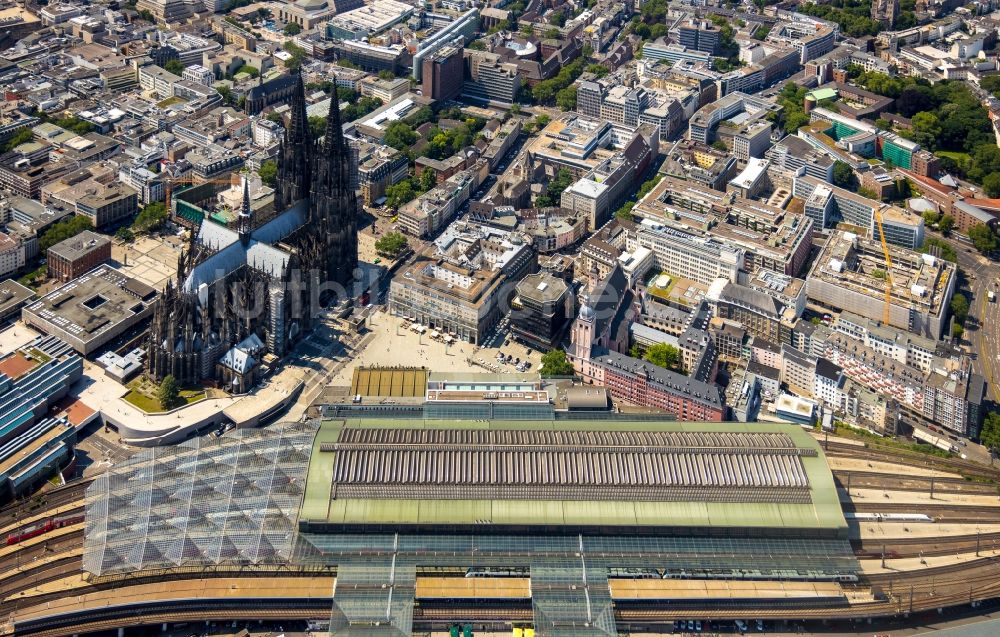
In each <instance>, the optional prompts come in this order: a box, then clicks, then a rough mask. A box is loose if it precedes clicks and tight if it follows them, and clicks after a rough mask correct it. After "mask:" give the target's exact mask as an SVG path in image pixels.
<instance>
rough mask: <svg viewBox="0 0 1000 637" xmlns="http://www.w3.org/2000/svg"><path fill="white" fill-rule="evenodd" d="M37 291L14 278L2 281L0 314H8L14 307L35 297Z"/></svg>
mask: <svg viewBox="0 0 1000 637" xmlns="http://www.w3.org/2000/svg"><path fill="white" fill-rule="evenodd" d="M34 296H35V293H34V292H33V291H32V290H31V289H30V288H26V287H25V286H23V285H21V284H20V283H18V282H17V281H15V280H14V279H6V280H4V281H0V316H6V315H7V313H8V312H10V311H11V310H12V309H13V308H14V307H17V306H19V305H20V304H22V303H26V302H27V301H29V300H31V299H32V298H34Z"/></svg>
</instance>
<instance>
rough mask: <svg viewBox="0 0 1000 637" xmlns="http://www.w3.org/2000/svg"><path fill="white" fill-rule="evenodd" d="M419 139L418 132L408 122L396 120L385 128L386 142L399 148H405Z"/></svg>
mask: <svg viewBox="0 0 1000 637" xmlns="http://www.w3.org/2000/svg"><path fill="white" fill-rule="evenodd" d="M415 141H417V134H416V132H414V130H413V128H411V127H410V125H409V124H407V123H406V122H401V121H399V120H396V121H395V122H392V123H391V124H389V126H387V127H386V129H385V143H386V144H387V145H389V146H392V147H393V148H395V149H397V150H403V149H404V148H409V147H410V146H412V145H413V142H415Z"/></svg>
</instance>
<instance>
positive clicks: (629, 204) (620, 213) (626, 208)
mask: <svg viewBox="0 0 1000 637" xmlns="http://www.w3.org/2000/svg"><path fill="white" fill-rule="evenodd" d="M632 208H635V202H634V201H626V202H625V203H624V204H623V205H622V207H621V208H619V209H618V210H617V212H615V217H616V218H618V219H623V220H625V221H632Z"/></svg>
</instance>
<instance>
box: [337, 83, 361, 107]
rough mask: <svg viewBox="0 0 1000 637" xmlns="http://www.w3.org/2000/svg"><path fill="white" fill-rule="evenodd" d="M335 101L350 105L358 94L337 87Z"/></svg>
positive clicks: (342, 87)
mask: <svg viewBox="0 0 1000 637" xmlns="http://www.w3.org/2000/svg"><path fill="white" fill-rule="evenodd" d="M337 99H338V100H340V101H341V102H348V103H350V102H353V101H354V100H356V99H358V93H357V91H352V90H351V89H349V88H347V87H346V86H338V87H337Z"/></svg>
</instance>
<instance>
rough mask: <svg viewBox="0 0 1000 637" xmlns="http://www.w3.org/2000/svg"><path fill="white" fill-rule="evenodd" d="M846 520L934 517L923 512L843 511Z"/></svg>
mask: <svg viewBox="0 0 1000 637" xmlns="http://www.w3.org/2000/svg"><path fill="white" fill-rule="evenodd" d="M844 517H845V518H847V519H848V520H858V521H859V522H933V521H934V518H932V517H931V516H929V515H924V514H923V513H850V512H848V513H845V514H844Z"/></svg>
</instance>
